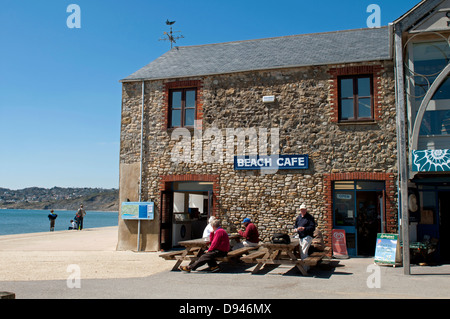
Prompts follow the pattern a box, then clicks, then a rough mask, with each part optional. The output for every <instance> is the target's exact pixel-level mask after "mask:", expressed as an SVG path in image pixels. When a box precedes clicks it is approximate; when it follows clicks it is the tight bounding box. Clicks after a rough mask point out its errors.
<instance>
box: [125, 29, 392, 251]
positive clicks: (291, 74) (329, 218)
mask: <svg viewBox="0 0 450 319" xmlns="http://www.w3.org/2000/svg"><path fill="white" fill-rule="evenodd" d="M391 39H392V35H391V32H390V28H388V27H382V28H376V29H358V30H349V31H338V32H329V33H318V34H307V35H296V36H286V37H278V38H268V39H259V40H249V41H237V42H229V43H218V44H210V45H198V46H186V47H175V48H173V49H171V50H170V51H168V52H167V53H165V54H164V55H162V56H161V57H159V58H157V59H156V60H154V61H153V62H151V63H150V64H148V65H147V66H145V67H143V68H142V69H140V70H138V71H137V72H135V73H133V74H131V75H130V76H128V77H127V78H125V79H123V80H122V81H121V82H122V84H123V97H122V122H121V146H120V200H121V202H126V201H132V202H133V201H136V202H137V201H142V202H154V203H155V216H154V219H153V220H149V221H143V222H142V223H141V225H140V230H139V233H140V236H141V237H140V238H139V243H140V247H139V249H142V250H147V251H158V250H160V249H170V248H171V247H173V246H176V245H177V243H178V241H179V240H182V239H189V238H191V237H192V238H198V237H201V234H202V231H203V228H204V226H205V225H206V220H207V218H208V216H210V215H215V216H217V217H219V218H220V219H221V220H222V221H223V227H224V228H225V229H226V230H227V231H228V232H230V233H231V232H236V229H238V228H239V227H240V225H241V222H242V220H243V219H244V218H245V217H249V218H251V219H252V221H253V222H254V223H255V225H256V226H257V227H258V229H259V231H260V234H261V240H269V239H270V237H271V236H272V235H273V234H274V233H277V232H284V233H289V234H293V232H292V228H293V224H294V221H295V218H296V217H297V216H298V213H299V207H300V205H301V204H303V203H304V204H306V206H307V207H308V211H309V212H310V213H311V214H312V215H313V216H314V217H315V219H316V223H317V225H318V228H319V229H320V230H321V231H322V232H323V235H324V238H325V241H326V243H327V244H328V245H330V244H331V234H332V229H345V230H346V235H347V246H348V250H349V254H351V255H371V254H372V255H373V253H374V247H375V238H376V234H377V232H397V225H398V222H397V187H396V181H397V157H396V138H397V137H396V113H395V76H394V64H393V59H392V50H391V49H392V46H391ZM274 164H278V166H273V165H274ZM137 225H138V224H137V223H136V222H135V221H128V220H122V219H121V220H120V221H119V243H118V249H119V250H127V249H135V248H136V242H137V235H138V229H137Z"/></svg>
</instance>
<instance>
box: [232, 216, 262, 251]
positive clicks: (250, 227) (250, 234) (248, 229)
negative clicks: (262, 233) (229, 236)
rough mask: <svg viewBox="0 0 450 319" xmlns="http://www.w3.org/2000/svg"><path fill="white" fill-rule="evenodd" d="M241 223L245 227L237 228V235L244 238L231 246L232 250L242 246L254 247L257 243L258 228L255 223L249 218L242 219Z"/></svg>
mask: <svg viewBox="0 0 450 319" xmlns="http://www.w3.org/2000/svg"><path fill="white" fill-rule="evenodd" d="M242 224H243V225H244V227H245V230H239V235H241V236H242V237H244V240H243V241H242V242H241V243H239V244H237V245H235V246H234V247H233V250H236V249H238V248H242V247H256V246H258V243H259V233H258V229H257V228H256V226H255V224H253V223H252V221H251V220H250V218H244V220H243V221H242Z"/></svg>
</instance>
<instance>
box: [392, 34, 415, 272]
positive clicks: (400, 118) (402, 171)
mask: <svg viewBox="0 0 450 319" xmlns="http://www.w3.org/2000/svg"><path fill="white" fill-rule="evenodd" d="M394 36H395V74H396V77H395V78H396V81H395V84H396V90H395V91H396V105H395V106H396V113H397V120H396V126H397V154H398V156H397V162H398V164H397V165H398V188H399V198H400V202H399V213H400V214H401V220H400V221H401V236H402V237H401V238H402V241H403V273H404V274H405V275H410V274H411V272H410V258H409V212H408V171H409V170H408V162H407V160H408V157H407V155H406V136H405V135H406V123H405V117H406V113H405V86H404V73H403V72H404V71H403V45H402V31H401V29H397V28H396V30H395V34H394Z"/></svg>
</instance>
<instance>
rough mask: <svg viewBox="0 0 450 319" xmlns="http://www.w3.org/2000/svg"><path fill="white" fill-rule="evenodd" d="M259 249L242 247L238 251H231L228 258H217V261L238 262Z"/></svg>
mask: <svg viewBox="0 0 450 319" xmlns="http://www.w3.org/2000/svg"><path fill="white" fill-rule="evenodd" d="M258 248H259V247H258V246H256V247H242V248H238V249H236V250H232V251H229V252H228V254H227V256H226V257H219V258H216V260H217V261H222V262H236V261H237V260H238V259H239V258H241V257H242V255H245V254H248V253H249V252H250V251H252V250H255V249H258Z"/></svg>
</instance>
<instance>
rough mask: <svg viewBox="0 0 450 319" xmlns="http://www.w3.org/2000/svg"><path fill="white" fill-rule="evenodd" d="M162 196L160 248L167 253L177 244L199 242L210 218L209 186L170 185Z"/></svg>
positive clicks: (203, 183)
mask: <svg viewBox="0 0 450 319" xmlns="http://www.w3.org/2000/svg"><path fill="white" fill-rule="evenodd" d="M167 186H168V187H167V189H168V190H166V191H162V192H161V214H160V247H161V249H163V250H169V249H171V248H173V247H177V246H179V242H180V241H183V240H190V239H194V238H201V237H202V235H203V230H204V228H205V227H206V225H207V223H208V219H209V217H210V215H211V214H212V205H213V193H212V186H213V185H212V183H211V182H172V183H170V185H167Z"/></svg>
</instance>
